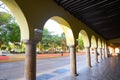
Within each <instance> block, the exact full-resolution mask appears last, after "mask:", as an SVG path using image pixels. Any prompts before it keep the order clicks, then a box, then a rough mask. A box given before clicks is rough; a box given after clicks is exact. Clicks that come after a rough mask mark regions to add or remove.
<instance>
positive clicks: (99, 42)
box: [98, 38, 102, 48]
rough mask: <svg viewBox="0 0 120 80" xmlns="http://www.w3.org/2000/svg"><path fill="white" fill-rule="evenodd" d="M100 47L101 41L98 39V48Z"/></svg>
mask: <svg viewBox="0 0 120 80" xmlns="http://www.w3.org/2000/svg"><path fill="white" fill-rule="evenodd" d="M101 47H102V44H101V40H100V38H98V48H101Z"/></svg>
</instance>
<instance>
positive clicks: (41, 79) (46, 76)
mask: <svg viewBox="0 0 120 80" xmlns="http://www.w3.org/2000/svg"><path fill="white" fill-rule="evenodd" d="M52 77H55V75H52V74H42V75H40V76H37V80H48V79H50V78H52Z"/></svg>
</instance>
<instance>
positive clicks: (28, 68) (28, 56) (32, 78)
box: [25, 40, 108, 80]
mask: <svg viewBox="0 0 120 80" xmlns="http://www.w3.org/2000/svg"><path fill="white" fill-rule="evenodd" d="M25 44H26V53H25V80H36V54H35V53H36V44H37V42H35V41H32V40H29V41H25ZM75 47H76V46H75V45H71V46H69V49H70V70H71V75H72V76H77V65H76V49H75ZM85 51H86V59H87V60H86V61H87V65H88V67H91V66H92V65H91V53H90V47H85ZM99 53H100V59H101V61H102V60H103V59H105V58H107V57H108V56H107V55H108V53H107V48H99ZM94 55H95V62H96V63H98V54H97V48H94Z"/></svg>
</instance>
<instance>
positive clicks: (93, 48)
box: [90, 35, 98, 64]
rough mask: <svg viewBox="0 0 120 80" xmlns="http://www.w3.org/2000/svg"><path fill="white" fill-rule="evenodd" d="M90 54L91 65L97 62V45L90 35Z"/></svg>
mask: <svg viewBox="0 0 120 80" xmlns="http://www.w3.org/2000/svg"><path fill="white" fill-rule="evenodd" d="M90 53H91V63H92V64H94V63H95V62H96V63H97V62H98V56H97V43H96V39H95V36H94V35H92V37H91V48H90Z"/></svg>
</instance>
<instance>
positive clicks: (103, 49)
mask: <svg viewBox="0 0 120 80" xmlns="http://www.w3.org/2000/svg"><path fill="white" fill-rule="evenodd" d="M102 54H103V59H105V48H102Z"/></svg>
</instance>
